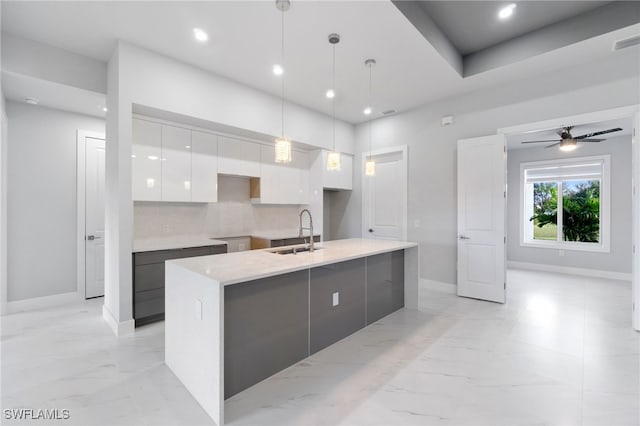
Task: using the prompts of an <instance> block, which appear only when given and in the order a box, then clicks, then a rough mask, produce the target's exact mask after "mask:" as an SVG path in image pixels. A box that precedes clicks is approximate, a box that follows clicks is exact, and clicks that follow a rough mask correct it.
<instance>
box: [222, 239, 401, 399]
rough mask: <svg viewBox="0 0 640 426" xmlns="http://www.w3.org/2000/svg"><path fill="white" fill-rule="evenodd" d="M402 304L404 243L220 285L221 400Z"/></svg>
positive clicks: (345, 335) (398, 307)
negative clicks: (388, 250)
mask: <svg viewBox="0 0 640 426" xmlns="http://www.w3.org/2000/svg"><path fill="white" fill-rule="evenodd" d="M335 293H337V300H336V299H335V298H336V296H334V294H335ZM334 301H337V303H334ZM403 306H404V250H398V251H395V252H391V253H384V254H380V255H376V256H370V257H367V258H360V259H354V260H349V261H346V262H339V263H334V264H330V265H326V266H322V267H317V268H312V269H307V270H303V271H298V272H292V273H289V274H284V275H277V276H274V277H269V278H263V279H259V280H254V281H249V282H246V283H241V284H234V285H229V286H226V287H225V288H224V390H225V395H224V397H225V399H226V398H229V397H231V396H233V395H235V394H237V393H238V392H241V391H243V390H245V389H247V388H249V387H251V386H252V385H254V384H256V383H258V382H260V381H262V380H264V379H266V378H267V377H269V376H271V375H273V374H275V373H277V372H278V371H281V370H283V369H285V368H287V367H289V366H291V365H293V364H295V363H296V362H299V361H301V360H303V359H304V358H306V357H308V356H309V355H311V354H313V353H315V352H318V351H319V350H321V349H323V348H326V347H328V346H330V345H332V344H333V343H335V342H337V341H339V340H341V339H343V338H345V337H347V336H349V335H350V334H352V333H354V332H356V331H358V330H360V329H362V328H364V327H366V326H367V325H368V324H371V323H373V322H375V321H377V320H379V319H380V318H382V317H384V316H386V315H389V314H390V313H392V312H394V311H396V310H398V309H400V308H402V307H403Z"/></svg>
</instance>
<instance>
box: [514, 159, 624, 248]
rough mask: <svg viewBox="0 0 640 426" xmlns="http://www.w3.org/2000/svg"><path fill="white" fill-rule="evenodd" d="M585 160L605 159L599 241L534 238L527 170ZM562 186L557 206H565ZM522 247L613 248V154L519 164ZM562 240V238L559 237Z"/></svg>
mask: <svg viewBox="0 0 640 426" xmlns="http://www.w3.org/2000/svg"><path fill="white" fill-rule="evenodd" d="M574 161H575V162H576V163H577V162H586V161H602V177H601V178H600V242H599V243H583V242H578V241H545V240H534V239H533V238H528V237H527V233H528V230H529V227H530V226H531V222H530V221H529V217H528V216H529V215H530V208H531V206H530V205H527V204H530V201H529V202H528V200H527V197H526V194H525V170H526V169H529V168H535V167H545V166H553V165H557V164H567V163H570V162H574ZM561 189H562V188H558V209H561V208H562V193H561V192H560V190H561ZM519 221H520V246H522V247H536V248H548V249H556V250H558V249H560V250H576V251H590V252H604V253H609V252H610V251H611V246H610V242H611V156H610V155H596V156H589V157H571V158H564V159H561V160H545V161H531V162H526V163H520V218H519ZM561 232H562V229H561V228H560V227H558V234H559V235H561ZM559 240H560V239H559Z"/></svg>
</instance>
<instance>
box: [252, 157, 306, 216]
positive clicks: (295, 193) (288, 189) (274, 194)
mask: <svg viewBox="0 0 640 426" xmlns="http://www.w3.org/2000/svg"><path fill="white" fill-rule="evenodd" d="M274 149H275V148H274V146H263V147H262V149H261V161H262V165H261V175H260V203H262V204H308V203H309V154H308V153H306V152H300V151H293V152H292V157H293V158H292V161H291V163H288V164H279V163H276V162H275V161H274V158H275V151H274Z"/></svg>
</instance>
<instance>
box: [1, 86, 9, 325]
mask: <svg viewBox="0 0 640 426" xmlns="http://www.w3.org/2000/svg"><path fill="white" fill-rule="evenodd" d="M0 108H1V112H0V315H2V314H4V313H5V312H6V311H7V166H8V164H7V147H8V138H9V135H8V131H9V128H8V118H7V106H6V103H5V99H4V96H3V94H2V90H1V87H0Z"/></svg>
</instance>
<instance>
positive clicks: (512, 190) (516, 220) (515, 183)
mask: <svg viewBox="0 0 640 426" xmlns="http://www.w3.org/2000/svg"><path fill="white" fill-rule="evenodd" d="M541 145H544V144H541ZM604 154H610V155H611V234H610V235H611V251H610V252H609V253H598V252H586V251H574V250H563V251H564V256H563V257H560V256H559V254H558V250H557V249H547V248H537V247H522V246H520V223H521V220H520V189H521V188H520V163H523V162H528V161H541V160H555V159H562V158H572V157H588V156H590V155H604ZM507 182H508V183H507V188H508V189H507V221H508V223H507V258H508V260H510V261H515V262H527V263H538V264H544V265H556V266H566V267H572V268H583V269H596V270H602V271H613V272H621V273H631V244H632V242H631V136H622V137H616V138H613V137H612V138H609V139H607V140H606V141H604V142H601V143H593V144H582V146H580V145H579V146H578V149H576V150H575V151H573V152H571V153H561V151H559V150H557V149H546V148H544V147H540V148H531V149H512V150H509V152H508V166H507Z"/></svg>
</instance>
